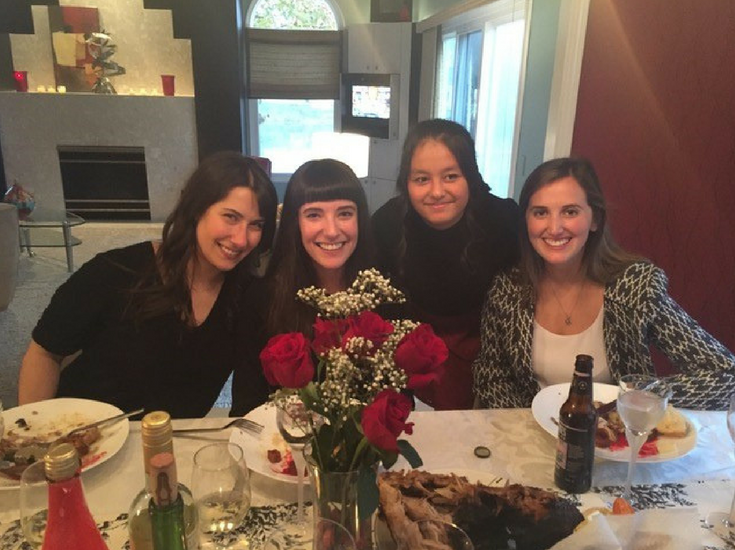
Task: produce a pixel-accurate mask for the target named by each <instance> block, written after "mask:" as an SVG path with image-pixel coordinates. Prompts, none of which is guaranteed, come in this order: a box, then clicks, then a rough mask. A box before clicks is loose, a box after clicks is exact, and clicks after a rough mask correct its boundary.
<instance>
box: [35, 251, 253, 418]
mask: <svg viewBox="0 0 735 550" xmlns="http://www.w3.org/2000/svg"><path fill="white" fill-rule="evenodd" d="M154 261H155V255H154V251H153V247H152V245H151V243H150V242H143V243H139V244H135V245H132V246H128V247H125V248H120V249H116V250H111V251H108V252H104V253H102V254H98V255H97V256H95V257H94V258H93V259H92V260H90V261H89V262H87V263H86V264H84V265H83V266H82V267H81V268H80V269H79V271H77V272H76V273H74V274H73V275H72V276H71V277H70V278H69V280H67V281H66V282H65V283H64V284H63V285H61V286H60V287H59V289H58V290H57V291H56V293H55V294H54V296H53V298H52V299H51V303H50V304H49V306H48V307H47V308H46V310H45V311H44V313H43V315H42V316H41V319H40V321H39V322H38V324H37V325H36V328H35V329H34V331H33V339H34V340H35V341H36V342H37V343H38V344H40V345H41V346H42V347H43V348H45V349H46V350H48V351H49V352H51V353H54V354H59V355H63V356H68V355H71V354H73V353H75V352H77V351H79V350H81V354H80V355H79V356H78V357H76V358H75V359H74V360H73V361H72V363H71V364H70V365H69V366H68V367H66V368H64V369H63V370H62V372H61V378H60V381H59V387H58V391H57V396H58V397H82V398H87V399H96V400H99V401H104V402H107V403H111V404H113V405H116V406H117V407H119V408H121V409H122V410H124V411H130V410H134V409H136V408H138V407H144V408H145V410H146V412H149V411H151V410H165V411H168V412H169V413H170V414H171V416H173V417H192V418H193V417H200V416H204V415H205V414H206V413H207V412H208V411H209V409H210V408H211V407H212V405H213V404H214V402H215V400H216V399H217V396H218V395H219V392H220V390H221V388H222V386H223V385H224V383H225V381H226V380H227V377H228V376H229V374H230V372H231V371H232V370H233V368H234V365H235V363H236V361H237V359H238V357H239V353H240V352H239V349H238V347H239V344H238V342H237V340H236V338H235V334H236V331H237V325H238V324H239V323H238V317H237V316H236V315H234V313H235V310H234V309H233V307H232V304H234V303H235V302H236V295H237V294H238V292H239V289H238V288H237V287H238V284H239V285H240V286H242V285H247V284H249V281H250V277H249V276H244V277H245V280H243V281H242V282H240V283H238V282H237V281H236V277H241V275H238V274H237V273H236V272H230V273H228V274H227V277H226V278H225V282H224V284H223V285H222V289H221V290H220V293H219V296H218V297H217V300H216V301H215V304H214V306H213V307H212V310H211V311H210V313H209V316H208V317H207V318H206V319H205V321H204V322H203V323H202V324H201V325H199V326H197V327H193V328H192V327H189V326H187V325H186V323H184V322H183V321H182V320H181V319H180V318H179V316H178V315H177V314H175V313H174V312H171V313H169V314H166V315H162V316H159V317H155V318H152V319H148V320H145V321H142V322H137V323H136V322H134V321H132V320H129V319H126V317H125V310H126V307H127V306H128V304H129V300H130V293H129V290H130V289H131V288H132V287H133V286H134V285H135V284H136V283H137V282H138V280H139V278H140V277H141V275H142V274H143V273H145V272H146V271H147V270H150V269H151V268H152V265H153V262H154ZM238 271H239V270H238Z"/></svg>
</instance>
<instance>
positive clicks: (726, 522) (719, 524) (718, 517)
mask: <svg viewBox="0 0 735 550" xmlns="http://www.w3.org/2000/svg"><path fill="white" fill-rule="evenodd" d="M727 430H728V431H729V432H730V437H731V438H732V440H733V441H735V394H733V395H732V396H731V397H730V406H729V408H728V409H727ZM705 523H707V524H708V525H709V526H710V527H712V530H713V531H714V532H715V534H716V535H718V536H719V537H721V538H723V539H725V540H735V498H733V501H732V505H731V506H730V513H729V514H728V513H727V512H711V513H709V514H707V517H706V518H705Z"/></svg>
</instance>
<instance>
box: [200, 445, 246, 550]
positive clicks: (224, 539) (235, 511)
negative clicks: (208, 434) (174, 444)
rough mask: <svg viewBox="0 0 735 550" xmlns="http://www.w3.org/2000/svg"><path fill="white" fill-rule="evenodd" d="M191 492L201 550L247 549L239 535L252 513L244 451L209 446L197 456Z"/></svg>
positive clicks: (234, 447)
mask: <svg viewBox="0 0 735 550" xmlns="http://www.w3.org/2000/svg"><path fill="white" fill-rule="evenodd" d="M191 485H192V486H191V490H192V493H193V495H194V500H195V502H196V505H197V511H198V513H199V533H200V539H201V548H202V550H208V549H222V548H233V549H235V548H238V549H239V548H247V547H248V546H249V544H248V541H247V540H245V539H244V538H243V537H241V536H239V535H238V533H237V532H236V530H237V528H238V527H240V525H241V524H242V522H243V520H244V519H245V516H246V515H247V513H248V511H249V510H250V500H251V494H250V475H249V472H248V467H247V465H246V464H245V458H244V456H243V451H242V448H241V447H240V446H239V445H236V444H234V443H227V442H219V443H212V444H210V445H206V446H204V447H202V448H201V449H199V450H198V451H197V452H196V454H195V455H194V470H193V472H192V477H191Z"/></svg>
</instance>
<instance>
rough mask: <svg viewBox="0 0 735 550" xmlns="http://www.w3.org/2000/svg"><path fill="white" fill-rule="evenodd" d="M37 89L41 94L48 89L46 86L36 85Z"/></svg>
mask: <svg viewBox="0 0 735 550" xmlns="http://www.w3.org/2000/svg"><path fill="white" fill-rule="evenodd" d="M36 91H37V92H38V93H39V94H42V93H44V92H45V91H46V86H36Z"/></svg>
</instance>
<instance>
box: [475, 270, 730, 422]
mask: <svg viewBox="0 0 735 550" xmlns="http://www.w3.org/2000/svg"><path fill="white" fill-rule="evenodd" d="M667 286H668V279H667V278H666V274H665V273H664V272H663V271H662V270H661V269H659V268H658V267H656V266H655V265H653V264H651V263H648V262H637V263H633V264H631V265H630V266H628V267H627V268H626V269H625V271H624V272H623V273H622V275H621V276H620V277H619V278H618V279H617V280H615V281H614V282H613V283H611V284H609V285H608V286H607V287H606V288H605V295H604V308H605V310H604V317H603V333H604V337H605V350H606V354H607V363H608V365H609V367H610V372H611V374H612V376H613V379H614V380H617V379H618V378H619V377H621V376H623V375H624V374H631V373H653V372H654V367H653V362H652V360H651V355H650V353H649V347H648V346H649V345H654V346H655V347H657V348H658V349H659V350H661V351H662V352H663V353H664V354H665V355H666V356H667V357H668V358H669V360H670V361H671V362H672V363H673V364H674V365H675V366H676V367H677V369H678V370H679V374H676V375H673V376H671V377H669V378H668V381H669V382H670V383H671V384H672V387H673V389H674V396H673V398H672V404H674V405H676V406H679V407H683V408H690V409H709V410H726V409H727V407H728V402H729V399H730V396H731V395H732V394H733V393H735V356H733V354H732V353H731V352H730V351H728V350H727V348H725V347H724V346H723V345H722V344H720V343H719V342H718V341H717V340H715V338H713V337H712V336H711V335H710V334H709V333H708V332H707V331H705V330H704V329H703V328H702V327H700V326H699V324H697V322H696V321H695V320H694V319H692V318H691V317H690V316H689V315H688V314H687V313H686V312H685V311H684V310H683V309H682V308H681V306H679V304H677V303H676V302H675V301H674V299H673V298H671V296H669V295H668V292H667ZM533 317H534V312H533V301H532V297H531V292H530V289H529V288H528V287H525V286H523V285H521V283H520V278H519V272H518V271H517V270H513V271H511V272H509V273H502V274H500V275H498V276H497V277H496V278H495V281H494V282H493V285H492V287H491V288H490V290H489V291H488V295H487V299H486V301H485V307H484V309H483V313H482V320H481V333H480V336H481V348H480V353H479V355H478V356H477V359H476V361H475V363H474V366H473V369H474V391H475V396H476V398H477V399H478V401H479V405H480V406H482V407H489V408H502V407H530V406H531V401H532V400H533V397H534V395H536V393H537V392H538V391H539V389H540V387H539V385H538V382H537V381H536V378H535V376H534V373H533V369H532V366H531V341H532V338H533Z"/></svg>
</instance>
